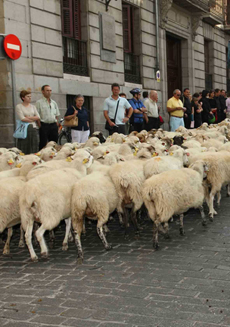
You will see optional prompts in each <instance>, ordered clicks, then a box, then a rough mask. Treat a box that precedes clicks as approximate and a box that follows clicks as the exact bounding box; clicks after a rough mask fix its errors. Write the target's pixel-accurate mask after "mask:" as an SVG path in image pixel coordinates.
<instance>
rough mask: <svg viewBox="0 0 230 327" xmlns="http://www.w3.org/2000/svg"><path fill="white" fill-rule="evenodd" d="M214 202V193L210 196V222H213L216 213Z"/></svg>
mask: <svg viewBox="0 0 230 327" xmlns="http://www.w3.org/2000/svg"><path fill="white" fill-rule="evenodd" d="M213 201H214V194H213V193H212V192H210V194H209V219H210V221H213V216H214V214H215V212H216V211H215V210H214V205H213Z"/></svg>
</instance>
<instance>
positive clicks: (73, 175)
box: [0, 119, 230, 263]
mask: <svg viewBox="0 0 230 327" xmlns="http://www.w3.org/2000/svg"><path fill="white" fill-rule="evenodd" d="M229 140H230V120H229V119H226V120H225V121H223V122H221V123H220V124H218V125H210V126H208V125H207V124H206V123H204V124H203V125H202V126H201V127H199V128H198V129H194V130H187V129H186V128H184V127H180V128H179V129H178V130H177V131H176V132H167V131H163V130H162V129H159V130H152V131H150V132H147V131H145V130H143V131H142V132H140V133H137V132H132V133H131V134H130V135H128V136H125V135H123V134H118V133H114V134H113V135H112V136H109V137H108V138H107V139H105V138H104V136H103V135H102V133H100V132H95V133H94V134H93V135H92V137H91V138H90V139H89V140H88V141H87V142H86V143H85V144H79V143H66V144H65V145H63V146H59V145H57V144H56V143H55V142H49V143H48V144H47V146H46V147H45V148H44V149H42V150H41V151H40V152H39V153H37V154H30V155H23V154H22V153H21V151H20V150H19V149H17V148H11V149H5V148H0V179H1V183H0V192H1V198H0V233H2V232H3V231H4V230H5V229H6V228H7V229H8V237H7V240H6V243H5V246H4V250H3V254H8V253H9V252H10V239H11V236H12V231H13V230H12V227H13V226H15V225H17V224H20V223H21V236H20V242H19V246H21V247H23V246H24V232H25V240H26V244H27V246H28V249H29V252H30V256H31V259H32V260H33V261H36V260H38V257H37V255H36V253H35V251H34V248H33V243H32V234H33V230H35V235H36V238H37V241H38V242H39V245H40V248H41V256H43V257H47V256H48V248H47V245H46V242H45V239H44V233H45V231H47V230H48V231H52V230H53V229H54V228H55V227H56V226H58V225H59V223H60V222H61V221H62V220H63V219H65V222H66V233H65V237H64V240H63V250H67V249H68V241H69V239H70V238H71V236H72V233H71V227H72V231H73V235H74V239H75V243H76V246H77V250H78V257H79V259H78V261H79V263H81V262H82V261H83V251H82V245H81V234H82V232H85V218H86V217H87V218H89V219H95V220H97V233H98V236H99V238H100V239H101V241H102V243H103V245H104V247H105V248H106V249H107V250H109V249H111V246H110V245H109V244H108V242H107V240H106V233H105V232H106V230H108V228H107V225H106V223H107V222H108V219H109V216H110V215H111V214H112V213H113V212H114V211H115V210H116V211H117V214H118V217H119V221H120V223H121V224H122V225H123V226H124V228H125V231H127V227H128V226H129V220H131V221H132V223H133V225H134V227H135V230H136V233H138V231H139V227H138V223H137V212H141V210H143V207H144V206H145V208H146V209H147V214H148V216H149V217H150V219H151V220H152V221H153V245H154V247H155V248H158V246H159V245H158V232H159V231H160V232H162V233H163V234H165V237H168V233H169V227H168V222H169V220H170V219H171V218H172V217H173V215H180V233H181V235H183V234H184V226H183V214H184V213H185V212H186V211H187V210H188V209H190V208H199V209H200V212H201V218H202V224H203V225H206V218H205V214H204V210H203V203H204V201H206V203H207V205H208V207H209V217H210V220H213V217H214V215H216V214H217V212H216V211H215V210H214V205H213V202H214V197H215V195H217V204H218V205H220V199H221V195H220V191H221V188H222V186H223V185H227V195H228V196H229V195H230V188H229V187H228V183H230V142H229ZM34 227H35V228H34ZM51 237H52V232H51Z"/></svg>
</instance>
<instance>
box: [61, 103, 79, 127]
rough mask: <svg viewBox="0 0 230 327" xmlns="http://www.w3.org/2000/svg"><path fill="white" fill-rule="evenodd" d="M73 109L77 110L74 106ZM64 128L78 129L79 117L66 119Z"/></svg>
mask: <svg viewBox="0 0 230 327" xmlns="http://www.w3.org/2000/svg"><path fill="white" fill-rule="evenodd" d="M72 107H73V109H74V110H77V109H76V108H75V107H74V106H72ZM64 126H66V127H77V126H78V117H77V116H74V117H73V118H71V119H70V120H66V119H65V121H64Z"/></svg>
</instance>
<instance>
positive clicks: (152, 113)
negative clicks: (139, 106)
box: [144, 98, 159, 118]
mask: <svg viewBox="0 0 230 327" xmlns="http://www.w3.org/2000/svg"><path fill="white" fill-rule="evenodd" d="M144 105H145V107H146V109H147V110H148V111H147V116H148V117H153V118H158V117H159V114H158V106H157V103H156V101H153V100H152V99H150V98H149V99H147V100H145V102H144Z"/></svg>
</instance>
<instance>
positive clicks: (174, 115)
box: [167, 89, 186, 132]
mask: <svg viewBox="0 0 230 327" xmlns="http://www.w3.org/2000/svg"><path fill="white" fill-rule="evenodd" d="M180 97H181V91H180V90H178V89H176V90H174V91H173V97H172V98H170V99H169V100H168V102H167V111H168V113H169V115H170V122H169V123H170V130H171V132H175V130H176V129H177V128H178V127H179V126H183V127H184V119H183V117H184V112H185V111H186V108H184V107H183V103H182V102H181V100H180Z"/></svg>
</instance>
